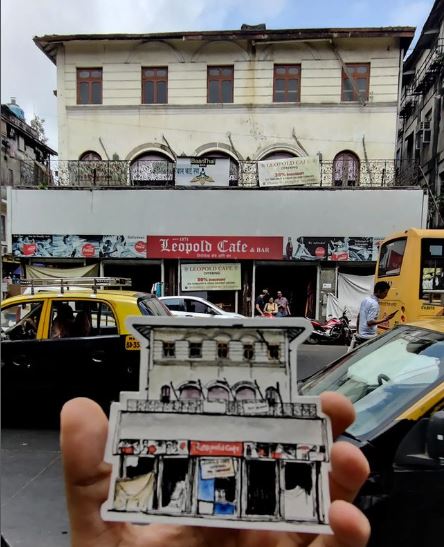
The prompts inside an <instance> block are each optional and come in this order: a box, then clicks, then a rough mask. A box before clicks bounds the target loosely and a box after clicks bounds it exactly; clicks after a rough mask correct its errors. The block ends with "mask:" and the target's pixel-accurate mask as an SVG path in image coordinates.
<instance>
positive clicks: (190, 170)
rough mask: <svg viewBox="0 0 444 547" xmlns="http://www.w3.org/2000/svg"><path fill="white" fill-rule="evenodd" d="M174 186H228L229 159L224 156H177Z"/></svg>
mask: <svg viewBox="0 0 444 547" xmlns="http://www.w3.org/2000/svg"><path fill="white" fill-rule="evenodd" d="M175 180H176V186H208V187H214V186H229V185H230V160H229V159H225V158H177V161H176V178H175Z"/></svg>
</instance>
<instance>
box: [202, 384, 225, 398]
mask: <svg viewBox="0 0 444 547" xmlns="http://www.w3.org/2000/svg"><path fill="white" fill-rule="evenodd" d="M207 398H208V400H209V401H228V399H229V398H230V392H229V391H228V388H227V387H226V386H224V385H222V384H214V385H213V386H211V387H209V388H208V397H207Z"/></svg>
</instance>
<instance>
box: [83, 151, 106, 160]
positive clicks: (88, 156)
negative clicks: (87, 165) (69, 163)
mask: <svg viewBox="0 0 444 547" xmlns="http://www.w3.org/2000/svg"><path fill="white" fill-rule="evenodd" d="M79 160H80V161H102V157H101V156H100V154H98V153H97V152H94V150H88V151H87V152H83V154H81V156H80V158H79Z"/></svg>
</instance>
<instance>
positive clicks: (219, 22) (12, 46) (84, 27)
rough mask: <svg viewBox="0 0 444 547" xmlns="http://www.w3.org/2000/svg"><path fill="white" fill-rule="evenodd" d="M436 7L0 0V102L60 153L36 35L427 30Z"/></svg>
mask: <svg viewBox="0 0 444 547" xmlns="http://www.w3.org/2000/svg"><path fill="white" fill-rule="evenodd" d="M432 5H433V0H2V2H1V46H2V47H1V100H2V103H8V102H9V101H10V98H11V97H16V99H17V103H18V104H19V105H20V106H21V107H22V108H23V110H24V111H25V115H26V120H27V121H28V122H29V121H30V120H31V119H32V117H33V115H34V114H38V115H39V116H40V117H42V118H44V119H45V120H46V121H45V129H46V134H47V136H48V138H49V141H48V144H49V145H50V146H51V147H52V148H54V149H55V150H57V108H56V97H55V96H54V95H53V92H52V91H53V89H56V87H57V86H56V67H55V65H53V64H52V63H51V61H50V60H49V59H48V58H47V57H46V56H45V55H44V54H43V53H42V52H41V51H40V50H39V49H38V48H37V46H35V44H34V42H33V41H32V38H33V36H36V35H37V36H43V35H44V34H79V33H91V34H92V33H111V32H126V33H149V32H165V31H187V30H224V29H239V28H240V26H241V25H242V23H248V24H252V25H254V24H258V23H266V25H267V28H268V29H274V28H307V27H309V28H310V27H311V28H313V27H370V26H393V25H397V26H399V25H407V26H415V27H418V30H417V34H418V31H419V30H420V29H421V27H422V25H423V24H424V22H425V20H426V18H427V15H428V14H429V12H430V10H431V7H432Z"/></svg>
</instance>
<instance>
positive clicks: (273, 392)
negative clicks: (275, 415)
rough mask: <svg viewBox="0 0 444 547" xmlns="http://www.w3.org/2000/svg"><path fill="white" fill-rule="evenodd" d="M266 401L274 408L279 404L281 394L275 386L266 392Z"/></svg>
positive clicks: (268, 388)
mask: <svg viewBox="0 0 444 547" xmlns="http://www.w3.org/2000/svg"><path fill="white" fill-rule="evenodd" d="M265 399H267V401H268V404H269V405H270V406H274V405H276V404H277V403H278V402H279V393H278V391H277V389H276V388H275V387H273V386H270V387H267V389H266V390H265Z"/></svg>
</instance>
